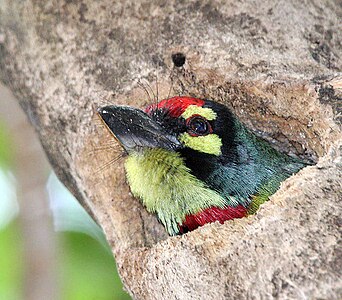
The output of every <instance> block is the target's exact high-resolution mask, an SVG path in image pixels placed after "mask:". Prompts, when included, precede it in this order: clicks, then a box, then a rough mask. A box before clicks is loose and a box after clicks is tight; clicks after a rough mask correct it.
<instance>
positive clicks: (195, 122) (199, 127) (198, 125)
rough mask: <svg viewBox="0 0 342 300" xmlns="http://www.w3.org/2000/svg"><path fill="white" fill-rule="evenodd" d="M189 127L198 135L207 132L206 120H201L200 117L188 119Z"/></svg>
mask: <svg viewBox="0 0 342 300" xmlns="http://www.w3.org/2000/svg"><path fill="white" fill-rule="evenodd" d="M188 127H189V129H190V130H191V131H192V132H194V133H197V134H200V135H204V134H206V133H208V131H209V130H208V129H209V126H208V123H207V121H206V120H203V119H201V118H194V119H192V120H190V122H189V124H188Z"/></svg>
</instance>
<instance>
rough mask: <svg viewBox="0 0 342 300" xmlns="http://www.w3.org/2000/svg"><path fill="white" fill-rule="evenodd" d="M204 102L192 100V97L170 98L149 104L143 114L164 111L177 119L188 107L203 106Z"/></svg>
mask: <svg viewBox="0 0 342 300" xmlns="http://www.w3.org/2000/svg"><path fill="white" fill-rule="evenodd" d="M204 103H205V102H204V100H201V99H197V98H192V97H178V96H176V97H172V98H169V99H165V100H162V101H160V102H159V103H157V104H151V105H149V106H147V107H146V109H145V112H146V113H147V114H150V113H151V112H152V111H154V110H157V109H163V108H164V109H166V110H167V111H168V113H169V114H170V115H171V116H172V117H175V118H178V117H179V116H180V115H181V114H182V113H183V112H184V111H185V110H186V109H187V107H188V106H189V105H197V106H203V105H204Z"/></svg>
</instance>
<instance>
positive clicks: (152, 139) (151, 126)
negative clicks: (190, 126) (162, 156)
mask: <svg viewBox="0 0 342 300" xmlns="http://www.w3.org/2000/svg"><path fill="white" fill-rule="evenodd" d="M97 112H98V114H99V116H100V117H101V119H102V120H103V122H104V123H105V124H106V125H107V128H108V129H109V130H110V131H111V132H112V133H113V135H114V136H115V137H116V138H117V139H118V141H119V142H120V143H121V145H122V146H123V147H124V149H125V150H126V151H127V152H128V153H129V152H131V151H132V150H138V149H139V148H163V149H167V150H171V151H175V150H177V149H180V148H182V144H181V143H180V142H179V141H178V139H177V138H176V137H175V136H174V135H171V134H170V133H168V132H167V131H166V130H165V129H164V128H163V127H161V126H160V125H159V124H158V123H156V122H155V121H154V120H152V119H151V118H150V117H149V116H148V115H147V114H146V113H144V112H143V111H142V110H139V109H135V108H132V107H128V106H115V105H110V106H105V107H101V108H99V109H98V110H97Z"/></svg>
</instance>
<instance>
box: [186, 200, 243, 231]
mask: <svg viewBox="0 0 342 300" xmlns="http://www.w3.org/2000/svg"><path fill="white" fill-rule="evenodd" d="M246 216H247V209H246V208H245V207H244V206H242V205H238V206H236V207H227V208H218V207H211V208H207V209H205V210H203V211H201V212H199V213H197V214H195V215H189V216H186V218H185V221H184V222H183V224H182V225H180V227H179V231H180V233H184V232H187V231H192V230H195V229H196V228H197V227H200V226H203V225H204V224H207V223H212V222H215V221H219V222H220V223H221V224H223V223H224V221H227V220H231V219H236V218H243V217H246Z"/></svg>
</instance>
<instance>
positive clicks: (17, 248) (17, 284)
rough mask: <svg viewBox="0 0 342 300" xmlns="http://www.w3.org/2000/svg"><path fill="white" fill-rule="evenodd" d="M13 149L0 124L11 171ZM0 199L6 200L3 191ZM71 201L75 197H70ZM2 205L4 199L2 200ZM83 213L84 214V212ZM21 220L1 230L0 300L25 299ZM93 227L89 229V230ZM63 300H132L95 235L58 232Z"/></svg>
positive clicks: (1, 157)
mask: <svg viewBox="0 0 342 300" xmlns="http://www.w3.org/2000/svg"><path fill="white" fill-rule="evenodd" d="M13 146H14V148H15V145H11V141H10V135H9V134H8V131H6V128H5V125H4V124H3V123H2V122H1V120H0V168H1V169H2V170H4V169H6V170H11V162H12V161H13V159H14V157H13V151H12V150H13ZM0 197H3V193H2V191H0ZM70 197H72V196H71V195H70ZM0 201H1V198H0ZM82 213H83V212H82ZM20 226H21V224H20V222H19V220H18V218H15V219H13V220H12V221H11V222H10V223H9V224H7V225H6V226H5V227H3V228H0V300H17V299H24V298H25V295H24V291H23V286H24V268H25V260H24V258H25V256H24V248H23V239H22V232H21V227H20ZM91 226H93V225H89V228H90V227H91ZM55 234H56V240H57V262H58V267H57V269H56V273H57V274H56V275H57V276H56V277H57V281H58V282H56V285H57V287H58V294H59V296H60V299H65V300H69V299H70V300H71V299H72V300H78V299H79V300H81V299H82V300H87V299H103V300H105V299H114V300H116V299H123V300H125V299H130V297H129V295H128V294H127V293H125V292H124V290H123V287H122V283H121V281H120V278H119V276H118V273H117V271H116V265H115V261H114V258H113V256H112V254H111V252H110V251H109V246H108V245H105V246H104V245H103V243H100V242H99V241H98V240H97V239H95V238H93V237H92V236H91V232H89V234H86V233H84V232H75V231H74V230H72V231H63V232H56V233H55Z"/></svg>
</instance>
